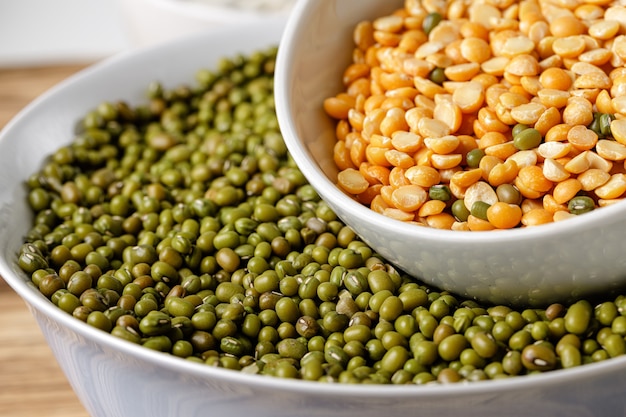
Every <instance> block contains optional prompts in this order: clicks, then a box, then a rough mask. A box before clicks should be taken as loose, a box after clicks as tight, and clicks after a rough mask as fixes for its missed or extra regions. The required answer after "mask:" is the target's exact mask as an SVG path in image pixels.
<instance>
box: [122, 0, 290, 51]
mask: <svg viewBox="0 0 626 417" xmlns="http://www.w3.org/2000/svg"><path fill="white" fill-rule="evenodd" d="M293 1H295V0H293ZM244 2H245V0H244ZM212 3H214V4H212ZM226 3H228V2H227V1H223V0H222V1H215V2H212V1H210V0H117V6H118V9H119V10H120V14H121V16H122V18H123V20H122V21H123V23H124V24H125V28H126V31H127V34H128V37H129V40H130V41H131V43H132V44H133V45H135V46H147V45H153V44H156V43H159V42H164V41H168V40H171V39H175V38H178V37H181V36H185V35H190V34H193V33H198V32H203V31H207V30H212V29H217V28H221V27H224V26H233V25H235V26H239V25H245V24H250V23H255V22H259V21H263V20H266V19H273V18H279V17H282V18H286V17H287V15H288V14H289V10H288V9H286V8H285V7H281V8H276V9H271V8H269V7H268V8H263V9H260V8H252V7H246V8H243V7H235V6H232V7H229V6H226V5H225V4H226ZM231 3H232V2H231ZM239 3H242V2H241V1H240V2H239ZM283 3H284V2H283ZM239 27H242V26H239Z"/></svg>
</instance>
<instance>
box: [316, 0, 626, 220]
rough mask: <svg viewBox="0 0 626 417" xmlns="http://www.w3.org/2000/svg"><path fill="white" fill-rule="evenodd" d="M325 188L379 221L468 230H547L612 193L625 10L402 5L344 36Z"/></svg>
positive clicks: (578, 5) (532, 0) (594, 3)
mask: <svg viewBox="0 0 626 417" xmlns="http://www.w3.org/2000/svg"><path fill="white" fill-rule="evenodd" d="M353 37H354V45H355V47H354V50H353V60H352V63H351V64H350V65H349V66H348V67H347V68H345V71H344V73H343V85H344V90H343V91H342V92H340V93H338V94H337V95H336V96H333V97H329V98H327V99H326V100H325V101H324V109H325V111H326V112H327V114H328V115H330V116H331V117H332V118H334V119H337V125H336V136H337V142H336V145H335V147H334V151H333V155H334V160H335V163H336V165H337V167H338V169H339V174H338V178H337V182H338V184H339V186H341V187H342V189H343V190H345V191H346V192H347V193H349V194H350V195H352V196H354V198H355V199H356V200H358V201H359V202H361V203H362V204H364V205H367V206H369V207H370V208H371V209H372V210H374V211H376V212H378V213H382V214H384V215H386V216H389V217H392V218H395V219H398V220H402V221H406V222H412V223H417V224H421V225H425V226H429V227H433V228H441V229H452V230H470V231H482V230H493V229H510V228H518V227H527V226H535V225H540V224H545V223H550V222H556V221H561V220H564V219H567V218H570V217H573V216H576V215H579V214H582V213H586V212H589V211H592V210H595V209H597V208H601V207H604V206H607V205H610V204H613V203H616V202H619V201H621V200H622V199H623V198H624V195H625V192H626V174H625V172H626V170H625V167H624V160H625V159H626V119H625V117H626V95H625V94H624V93H625V92H626V67H625V66H624V60H625V59H626V7H624V6H623V5H621V3H619V2H616V1H605V0H588V1H586V0H524V1H514V0H501V1H495V0H478V1H472V2H469V1H465V0H453V1H435V0H421V1H418V0H406V1H405V3H404V7H403V8H401V9H399V10H397V11H395V12H394V13H392V14H390V15H388V16H381V17H378V18H376V19H374V20H373V21H363V22H361V23H359V24H357V25H356V27H355V29H354V32H353Z"/></svg>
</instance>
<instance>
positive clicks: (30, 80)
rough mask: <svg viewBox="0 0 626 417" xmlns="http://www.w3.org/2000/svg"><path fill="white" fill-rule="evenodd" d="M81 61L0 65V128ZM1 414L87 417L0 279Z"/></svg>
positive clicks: (29, 319)
mask: <svg viewBox="0 0 626 417" xmlns="http://www.w3.org/2000/svg"><path fill="white" fill-rule="evenodd" d="M84 66H85V65H70V66H62V67H52V68H47V67H42V68H24V69H19V68H12V69H0V128H2V127H4V126H5V125H6V124H7V123H8V122H9V120H10V119H11V118H12V117H13V116H14V115H15V114H17V112H18V111H19V110H21V109H22V108H24V106H26V105H27V104H28V103H29V102H30V101H32V100H33V99H34V98H36V97H37V96H38V95H40V94H41V93H43V92H44V91H46V90H47V89H48V88H50V87H52V86H53V85H55V84H56V83H58V82H59V81H61V80H63V79H65V78H67V77H68V76H70V75H71V74H73V73H75V72H77V71H78V70H80V69H82V68H83V67H84ZM0 416H3V417H33V416H46V417H88V414H87V411H85V408H84V407H83V406H82V405H81V404H80V402H79V401H78V398H77V397H76V395H75V394H74V391H72V388H71V387H70V385H69V383H68V382H67V379H66V378H65V375H64V374H63V372H62V371H61V369H60V368H59V365H58V364H57V362H56V360H55V358H54V356H53V355H52V351H51V350H50V348H49V347H48V345H47V344H46V341H45V339H44V337H43V335H42V333H41V331H40V330H39V327H38V325H37V323H36V321H35V319H34V318H33V316H32V314H31V313H30V311H29V310H28V308H27V307H26V305H25V304H24V302H23V301H22V299H21V298H20V297H19V296H18V295H17V294H16V293H15V292H14V291H13V290H12V289H11V287H9V285H8V284H7V283H6V282H5V281H4V280H3V279H2V278H0Z"/></svg>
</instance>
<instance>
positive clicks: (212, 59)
mask: <svg viewBox="0 0 626 417" xmlns="http://www.w3.org/2000/svg"><path fill="white" fill-rule="evenodd" d="M282 27H283V22H282V21H268V22H263V23H259V24H251V25H248V26H247V27H246V28H245V30H242V29H241V28H233V29H224V30H220V31H218V32H216V33H215V34H203V35H198V36H194V37H191V38H186V39H181V40H179V41H175V42H173V43H168V44H165V45H162V46H160V47H158V48H152V49H147V50H142V51H140V52H137V53H133V54H126V55H122V56H119V57H116V58H114V59H111V60H108V61H106V62H103V63H101V64H98V65H96V66H94V67H92V68H89V69H87V70H85V71H83V72H82V73H80V74H78V75H76V76H74V77H72V78H70V79H68V80H67V81H65V82H63V83H61V84H59V85H58V86H57V87H55V88H54V89H52V90H51V91H49V92H48V93H46V94H44V95H43V96H42V97H40V98H39V99H37V100H36V101H34V102H33V103H32V104H31V105H29V106H28V107H27V108H25V109H24V110H23V111H22V112H21V113H20V114H19V115H18V116H17V117H16V118H15V119H14V120H12V121H11V122H10V123H9V125H7V127H6V128H5V130H4V131H3V132H2V133H0V230H2V236H3V239H2V240H0V274H1V275H2V276H3V277H4V279H5V280H6V281H7V282H8V283H9V285H10V286H11V287H12V288H13V289H14V290H15V291H16V292H17V293H18V294H19V295H20V296H21V297H22V298H23V299H24V301H25V302H26V303H27V305H28V307H29V309H30V310H31V312H32V313H33V315H34V316H35V318H36V320H37V322H38V324H39V326H40V327H41V330H42V332H43V334H44V335H45V338H46V340H47V341H48V343H49V345H50V347H51V349H52V351H53V353H54V355H55V356H56V359H57V360H58V362H59V364H60V366H61V368H62V370H63V371H64V373H65V375H66V376H67V378H68V380H69V381H70V383H71V385H72V387H73V389H74V390H75V391H76V394H77V395H78V397H79V399H80V401H81V402H82V403H83V405H84V406H85V408H86V409H87V411H88V413H89V414H90V415H91V416H92V417H129V416H132V417H173V416H194V417H200V416H216V415H217V416H232V417H244V416H258V417H297V416H302V417H315V416H336V417H348V416H358V417H380V416H404V417H405V416H418V415H419V416H439V417H446V416H458V415H459V414H462V415H464V416H469V417H471V416H477V417H479V416H480V417H486V416H502V415H507V416H513V417H514V416H528V415H541V416H560V415H570V416H592V415H602V416H612V415H623V411H624V407H626V402H625V400H624V398H625V396H624V387H625V386H626V356H623V357H619V358H615V359H611V360H607V361H605V362H602V363H597V364H592V365H587V366H582V367H578V368H574V369H571V370H559V371H553V372H550V373H546V374H543V375H538V376H532V377H518V378H510V379H507V380H493V381H484V382H474V383H471V384H451V385H432V386H408V385H406V386H379V385H377V386H372V385H340V384H324V383H316V382H306V381H298V380H284V379H278V378H272V377H264V376H258V375H249V374H245V373H242V372H237V371H230V370H225V369H219V368H214V367H209V366H204V365H201V364H197V363H192V362H189V361H185V360H183V359H180V358H177V357H174V356H172V355H168V354H163V353H159V352H155V351H152V350H149V349H146V348H144V347H141V346H139V345H135V344H132V343H130V342H127V341H125V340H121V339H119V338H116V337H114V336H111V335H109V334H108V333H105V332H102V331H100V330H97V329H95V328H93V327H91V326H89V325H87V324H85V323H84V322H82V321H80V320H77V319H75V318H73V317H72V316H71V315H69V314H67V313H65V312H63V311H62V310H60V309H58V308H57V307H56V306H54V305H53V304H52V303H51V302H50V301H49V300H47V299H46V298H45V297H43V296H42V295H41V294H40V293H39V291H38V290H36V289H35V288H33V286H32V284H30V280H29V277H28V276H27V275H26V274H24V273H23V272H22V270H21V269H20V268H19V266H18V265H17V263H16V254H17V252H18V251H19V248H20V246H21V238H22V236H23V235H24V234H25V233H26V232H27V231H28V230H29V229H30V226H31V222H32V216H31V215H30V214H29V213H30V210H29V208H28V206H27V204H26V191H25V187H24V186H23V183H24V181H25V180H26V179H27V178H28V177H29V176H30V175H31V174H32V173H33V172H36V171H37V170H38V169H40V167H41V164H42V163H43V160H44V159H45V158H46V156H48V155H49V154H51V153H52V152H53V151H54V150H56V149H58V148H59V147H60V146H63V145H66V144H68V143H69V142H70V140H71V139H72V132H73V131H74V130H73V129H74V124H75V122H76V121H77V120H78V119H79V118H81V117H82V116H83V115H84V114H85V111H86V109H91V108H93V107H94V106H95V105H97V104H99V103H101V102H102V101H103V100H126V101H128V102H130V103H141V102H143V97H144V91H145V88H146V86H147V84H148V83H149V82H150V81H152V80H161V81H162V82H163V83H164V85H165V86H166V87H175V86H177V85H179V84H180V83H188V82H190V80H192V78H193V75H194V73H195V71H196V70H197V69H199V68H211V67H212V66H213V65H215V64H216V63H217V60H218V59H219V58H221V57H225V56H232V55H233V54H238V53H246V52H251V51H254V50H258V49H260V48H261V49H262V48H265V47H267V46H270V45H272V44H274V43H276V42H277V41H278V40H279V38H280V34H281V29H282ZM223 39H229V41H228V42H224V41H223ZM0 314H2V307H1V306H0ZM24 355H28V351H27V350H26V351H24Z"/></svg>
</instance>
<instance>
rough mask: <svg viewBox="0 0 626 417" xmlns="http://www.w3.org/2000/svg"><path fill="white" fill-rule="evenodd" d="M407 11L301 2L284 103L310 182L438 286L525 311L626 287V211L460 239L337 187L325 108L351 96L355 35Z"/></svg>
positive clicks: (285, 68)
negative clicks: (348, 80) (346, 76)
mask: <svg viewBox="0 0 626 417" xmlns="http://www.w3.org/2000/svg"><path fill="white" fill-rule="evenodd" d="M402 5H403V2H402V1H399V0H395V1H385V2H381V1H376V0H364V1H359V2H358V3H357V2H346V1H339V0H300V3H299V4H298V5H297V7H296V8H295V9H294V11H293V12H292V16H291V18H290V20H289V22H288V25H287V28H286V30H285V34H284V36H283V41H282V43H281V49H280V51H279V56H278V61H277V69H276V91H275V94H276V102H277V112H278V120H279V123H280V126H281V130H282V132H283V135H284V137H285V142H286V144H287V147H288V148H289V150H290V152H291V154H292V155H293V157H294V159H295V161H296V162H297V163H298V165H299V167H300V169H301V170H302V172H303V174H304V175H305V176H306V177H307V179H308V180H309V182H310V183H311V184H312V185H313V186H314V187H315V188H316V189H317V191H318V192H319V193H320V195H321V196H322V197H323V198H324V199H325V200H326V201H327V202H328V203H329V204H330V205H331V207H332V208H333V209H334V210H335V211H336V212H337V214H338V215H339V217H340V218H341V219H342V220H343V221H344V222H345V223H347V224H348V225H350V226H351V227H352V228H353V229H354V230H355V231H356V232H357V234H359V235H360V236H361V237H362V238H363V239H364V240H365V241H366V242H367V243H368V244H369V245H370V246H372V247H373V248H374V249H375V250H377V251H378V252H379V253H380V254H382V255H383V256H385V257H386V258H387V259H388V260H390V261H391V262H392V263H393V264H395V265H396V266H398V267H399V268H400V269H402V270H404V271H406V272H408V273H410V274H412V275H414V276H416V277H419V278H420V279H421V280H423V281H425V282H427V283H429V284H432V285H434V286H436V287H439V288H442V289H445V290H449V291H452V292H454V293H457V294H460V295H463V296H466V297H471V298H476V299H480V300H483V301H488V302H493V303H509V304H517V305H545V304H548V303H550V302H555V301H566V300H573V299H576V298H580V297H582V296H587V295H590V294H594V293H607V292H609V291H612V290H615V289H616V288H623V287H624V285H625V284H626V256H624V246H623V242H624V236H625V235H626V203H618V204H615V205H613V206H610V207H605V208H602V209H600V210H595V211H594V212H592V213H588V214H585V215H582V216H579V217H577V218H574V219H570V220H567V221H564V222H559V223H551V224H548V225H542V226H538V227H531V228H525V229H514V230H505V231H490V232H459V231H448V230H437V229H432V228H427V227H420V226H415V225H411V224H407V223H403V222H400V221H396V220H393V219H390V218H388V217H385V216H383V215H381V214H378V213H376V212H374V211H373V210H370V209H369V208H368V207H366V206H363V205H361V204H359V203H358V202H356V201H355V200H353V199H352V198H350V197H349V196H348V195H346V194H345V193H344V192H343V191H342V190H341V189H340V188H339V187H338V186H337V185H336V178H337V168H336V166H335V163H334V162H333V156H332V152H333V146H334V143H335V142H336V139H335V122H334V121H333V120H331V119H330V118H329V117H328V116H327V115H326V114H325V113H324V110H323V109H322V102H323V100H324V99H325V98H327V97H331V96H334V95H336V94H337V93H338V92H340V91H342V88H343V86H342V74H343V71H344V69H345V68H346V67H347V65H348V64H349V63H350V62H351V59H352V50H353V48H354V44H353V40H352V39H353V37H352V32H353V29H354V26H355V25H356V24H357V23H358V22H359V21H361V20H372V19H374V18H376V17H379V16H383V15H384V14H386V13H389V12H391V11H392V10H394V9H397V8H400V7H402Z"/></svg>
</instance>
